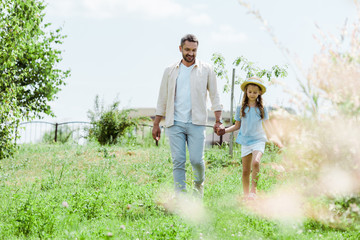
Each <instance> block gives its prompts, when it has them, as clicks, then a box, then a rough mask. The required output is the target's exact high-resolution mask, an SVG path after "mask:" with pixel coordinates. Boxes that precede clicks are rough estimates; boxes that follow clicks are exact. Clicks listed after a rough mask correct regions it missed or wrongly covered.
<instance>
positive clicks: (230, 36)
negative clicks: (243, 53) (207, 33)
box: [211, 25, 248, 43]
mask: <svg viewBox="0 0 360 240" xmlns="http://www.w3.org/2000/svg"><path fill="white" fill-rule="evenodd" d="M211 38H212V39H213V41H215V42H225V43H240V42H245V41H246V40H247V39H248V37H247V35H246V34H245V33H242V32H237V31H236V30H235V29H234V28H233V27H231V26H230V25H222V26H220V29H219V31H217V32H213V33H212V34H211Z"/></svg>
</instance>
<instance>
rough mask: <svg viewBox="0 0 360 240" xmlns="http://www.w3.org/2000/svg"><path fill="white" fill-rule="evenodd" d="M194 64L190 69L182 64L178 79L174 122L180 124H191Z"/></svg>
mask: <svg viewBox="0 0 360 240" xmlns="http://www.w3.org/2000/svg"><path fill="white" fill-rule="evenodd" d="M193 68H194V64H193V65H191V66H190V67H187V66H185V65H184V64H182V63H181V64H180V70H179V75H178V77H177V79H176V90H175V103H174V104H175V106H174V107H175V108H174V120H175V121H179V122H184V123H188V122H191V90H190V89H191V88H190V73H191V71H192V69H193Z"/></svg>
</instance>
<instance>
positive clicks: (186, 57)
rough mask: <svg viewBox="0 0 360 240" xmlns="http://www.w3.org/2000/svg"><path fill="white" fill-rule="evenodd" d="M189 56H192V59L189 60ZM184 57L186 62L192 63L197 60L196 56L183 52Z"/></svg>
mask: <svg viewBox="0 0 360 240" xmlns="http://www.w3.org/2000/svg"><path fill="white" fill-rule="evenodd" d="M189 58H191V60H189ZM183 59H184V60H185V62H188V63H192V62H193V61H194V60H195V56H190V55H184V54H183Z"/></svg>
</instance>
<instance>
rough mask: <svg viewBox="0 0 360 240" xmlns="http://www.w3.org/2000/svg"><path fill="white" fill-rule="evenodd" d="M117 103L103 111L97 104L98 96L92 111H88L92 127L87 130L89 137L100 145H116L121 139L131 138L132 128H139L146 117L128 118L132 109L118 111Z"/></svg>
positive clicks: (102, 107)
mask: <svg viewBox="0 0 360 240" xmlns="http://www.w3.org/2000/svg"><path fill="white" fill-rule="evenodd" d="M119 104H120V103H119V101H115V102H114V103H113V104H112V105H111V106H110V107H109V108H108V110H104V106H103V104H100V102H99V96H96V97H95V104H94V111H88V116H89V118H90V120H91V123H92V127H91V128H90V129H89V137H90V138H95V139H96V140H97V141H98V142H99V143H100V144H101V145H106V144H109V145H111V144H117V143H118V142H119V141H120V140H121V138H122V137H125V136H126V137H132V136H133V133H132V131H133V129H134V127H137V126H139V124H140V122H141V121H143V120H148V118H146V117H130V112H132V111H134V109H123V110H119V109H118V108H119Z"/></svg>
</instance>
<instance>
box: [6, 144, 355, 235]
mask: <svg viewBox="0 0 360 240" xmlns="http://www.w3.org/2000/svg"><path fill="white" fill-rule="evenodd" d="M238 156H239V152H238V150H237V149H235V158H234V159H230V158H229V156H228V154H227V149H219V148H218V147H215V148H213V149H208V150H207V151H206V154H205V160H206V185H205V197H204V199H203V204H201V203H199V202H196V201H195V199H193V200H194V201H192V200H191V199H192V198H190V200H189V201H188V202H187V203H188V204H189V205H188V206H186V208H188V209H190V212H186V210H185V213H184V212H182V213H179V212H177V213H179V214H177V213H173V212H169V211H167V209H165V208H164V206H163V205H162V204H159V203H163V202H166V199H164V197H163V196H168V195H169V194H171V191H172V181H173V180H172V163H171V158H170V151H169V148H168V146H166V144H161V145H160V146H159V147H155V146H151V145H149V146H147V147H143V146H141V145H132V146H122V147H120V146H111V147H110V146H108V147H102V146H99V145H97V144H94V143H92V144H88V145H85V146H79V145H67V144H38V145H23V146H21V148H20V150H19V152H18V153H17V154H16V155H15V156H14V157H13V158H11V159H4V160H2V161H0V191H1V195H0V239H337V240H340V239H359V238H360V234H359V233H358V231H356V230H350V229H349V230H336V229H332V228H330V227H327V226H325V225H323V224H320V223H318V222H317V221H315V220H311V219H302V220H296V219H293V220H291V221H289V220H286V221H284V220H271V219H266V218H262V217H260V216H258V215H256V214H254V213H253V212H252V211H250V210H249V209H248V208H247V207H245V206H244V205H243V204H241V201H240V200H239V199H240V198H241V195H242V187H241V181H240V177H241V164H240V162H239V157H238ZM279 161H280V157H279V155H277V154H276V153H274V152H272V151H267V152H266V153H265V155H264V157H263V161H262V165H261V177H260V181H259V183H258V189H259V191H260V192H263V193H266V192H270V191H271V190H272V189H273V188H274V187H275V186H277V185H280V184H283V183H284V182H286V181H287V179H288V176H287V173H286V172H281V171H280V172H279V171H277V170H276V169H275V168H274V167H273V165H274V164H277V163H278V162H279ZM191 174H192V171H191V166H190V164H189V162H188V163H187V176H188V179H189V183H188V189H189V195H190V194H191V192H192V190H191V181H190V178H191V177H192V176H191Z"/></svg>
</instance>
